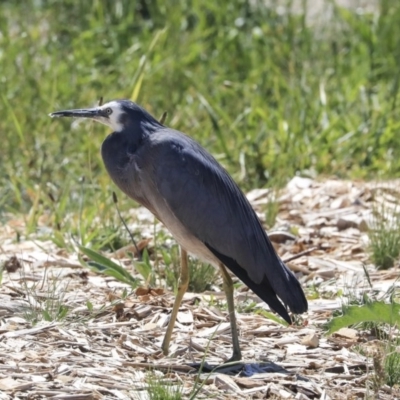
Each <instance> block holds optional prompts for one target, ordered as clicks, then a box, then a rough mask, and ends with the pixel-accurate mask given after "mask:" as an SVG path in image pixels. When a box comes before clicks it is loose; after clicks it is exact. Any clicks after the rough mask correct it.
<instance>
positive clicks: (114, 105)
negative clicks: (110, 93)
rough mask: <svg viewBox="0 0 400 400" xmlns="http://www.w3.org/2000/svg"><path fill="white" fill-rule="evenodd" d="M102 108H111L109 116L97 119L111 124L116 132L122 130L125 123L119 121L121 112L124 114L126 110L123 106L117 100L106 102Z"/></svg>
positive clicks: (105, 123) (108, 124)
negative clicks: (123, 109)
mask: <svg viewBox="0 0 400 400" xmlns="http://www.w3.org/2000/svg"><path fill="white" fill-rule="evenodd" d="M100 109H102V110H104V111H105V110H107V109H109V111H108V112H107V114H108V118H106V117H99V118H96V121H99V122H101V123H102V124H104V125H107V126H109V127H110V128H111V129H112V130H113V131H114V132H121V131H122V130H123V129H124V125H123V124H121V123H120V122H119V121H120V120H121V114H123V113H124V112H123V111H122V108H121V106H120V104H119V103H118V102H117V101H110V102H108V103H105V104H103V105H102V106H101V107H100ZM110 111H111V112H110Z"/></svg>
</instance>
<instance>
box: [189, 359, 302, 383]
mask: <svg viewBox="0 0 400 400" xmlns="http://www.w3.org/2000/svg"><path fill="white" fill-rule="evenodd" d="M188 365H189V366H190V367H192V368H194V371H193V373H199V372H200V373H212V372H216V373H219V374H225V375H235V376H242V377H251V376H253V375H254V374H260V373H273V372H275V373H281V374H287V375H296V378H297V379H299V380H304V381H308V379H307V378H305V377H302V376H300V375H297V374H294V373H293V372H290V371H288V370H286V369H285V368H283V367H281V366H280V365H278V364H275V363H273V362H265V363H243V362H235V363H228V364H216V365H214V364H208V363H207V362H202V363H191V364H188Z"/></svg>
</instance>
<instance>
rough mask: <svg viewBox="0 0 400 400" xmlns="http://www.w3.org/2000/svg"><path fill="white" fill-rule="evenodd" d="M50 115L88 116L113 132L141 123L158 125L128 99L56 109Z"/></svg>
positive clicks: (54, 116)
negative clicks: (93, 105) (91, 105)
mask: <svg viewBox="0 0 400 400" xmlns="http://www.w3.org/2000/svg"><path fill="white" fill-rule="evenodd" d="M50 117H52V118H56V117H72V118H89V119H93V120H94V121H98V122H101V123H102V124H104V125H107V126H109V127H110V128H111V129H112V130H113V131H114V132H121V131H123V130H124V129H125V128H127V127H129V126H130V125H132V126H133V125H137V124H142V123H150V124H152V123H154V124H158V125H160V124H159V123H158V122H157V120H156V119H155V118H154V117H152V116H151V115H150V114H149V113H148V112H147V111H146V110H144V109H143V108H141V107H140V106H138V105H137V104H136V103H133V102H132V101H130V100H114V101H110V102H108V103H105V104H103V105H102V106H99V107H94V108H86V109H85V108H82V109H75V110H63V111H56V112H53V113H51V114H50Z"/></svg>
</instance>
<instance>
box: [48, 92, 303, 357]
mask: <svg viewBox="0 0 400 400" xmlns="http://www.w3.org/2000/svg"><path fill="white" fill-rule="evenodd" d="M50 115H51V116H52V117H77V118H90V119H93V120H95V121H98V122H101V123H103V124H105V125H107V126H109V127H110V128H111V129H112V130H113V133H111V134H110V135H108V136H107V138H106V139H105V140H104V142H103V145H102V147H101V155H102V157H103V160H104V164H105V166H106V168H107V171H108V173H109V174H110V176H111V179H112V180H113V181H114V182H115V184H116V185H117V186H118V187H119V188H120V189H121V190H122V191H123V192H125V193H126V194H127V195H128V196H129V197H131V198H132V199H134V200H136V201H137V202H138V203H140V204H141V205H143V206H144V207H146V208H148V209H149V210H150V211H151V212H152V213H153V214H154V215H155V216H156V217H157V218H158V219H159V220H160V221H161V222H162V223H163V224H164V225H165V226H166V227H167V228H168V229H169V231H170V232H171V233H172V235H173V236H174V237H175V239H176V240H177V242H178V243H179V244H180V246H181V275H180V281H179V288H178V292H177V295H176V299H175V303H174V306H173V309H172V313H171V318H170V321H169V324H168V328H167V331H166V334H165V337H164V341H163V344H162V350H163V352H164V354H166V355H167V354H168V348H169V342H170V339H171V335H172V331H173V328H174V325H175V320H176V316H177V313H178V310H179V307H180V304H181V301H182V298H183V295H184V293H185V292H186V290H187V287H188V282H189V272H188V264H187V253H190V254H193V255H195V256H197V257H199V258H200V259H202V260H204V261H206V262H209V263H211V264H213V265H215V266H218V267H219V268H220V270H221V273H222V277H223V283H224V290H225V294H226V298H227V303H228V311H229V318H230V324H231V330H232V342H233V355H232V357H231V358H230V361H237V360H240V359H241V352H240V346H239V339H238V332H237V327H236V318H235V308H234V300H233V283H232V279H231V277H230V275H229V273H228V271H227V270H226V268H228V269H229V270H230V271H232V272H233V273H234V274H235V275H236V276H237V277H238V278H239V279H240V280H241V281H243V282H244V283H245V284H246V285H247V286H248V287H249V288H250V289H251V290H252V291H253V292H254V293H256V294H257V295H258V296H259V297H261V299H262V300H264V301H265V302H266V303H267V304H268V305H269V306H270V308H271V309H272V310H274V311H275V312H277V313H278V314H279V315H280V316H281V317H282V318H283V319H285V320H286V321H287V322H288V323H291V319H290V317H289V314H288V312H287V310H286V307H289V309H290V310H291V311H292V312H293V313H296V314H301V313H303V312H305V311H307V300H306V298H305V296H304V293H303V290H302V288H301V286H300V284H299V282H298V281H297V279H296V277H295V276H294V274H293V273H292V272H291V271H290V270H289V268H287V267H286V265H285V264H284V263H283V262H282V260H281V259H280V258H279V257H278V255H277V254H276V252H275V250H274V248H273V246H272V244H271V242H270V240H269V239H268V236H267V234H266V232H265V231H264V229H263V227H262V225H261V223H260V221H259V219H258V217H257V215H256V213H255V212H254V210H253V208H252V207H251V205H250V203H249V202H248V200H247V199H246V197H245V196H244V194H243V193H242V191H241V190H240V189H239V187H238V186H237V185H236V183H235V182H234V181H233V179H232V178H231V177H230V175H229V174H228V173H227V172H226V171H225V169H224V168H222V167H221V165H220V164H219V163H218V162H217V161H216V160H215V159H214V157H212V156H211V155H210V154H209V153H208V152H207V151H206V150H205V149H204V148H203V147H201V146H200V145H199V144H198V143H196V142H195V141H194V140H193V139H191V138H190V137H188V136H186V135H185V134H183V133H181V132H178V131H175V130H173V129H170V128H167V127H166V126H164V125H163V124H162V123H160V122H159V121H157V119H155V118H154V117H153V116H151V115H150V114H149V113H148V112H147V111H146V110H144V109H143V108H141V107H140V106H138V105H137V104H135V103H133V102H131V101H129V100H117V101H111V102H109V103H106V104H104V105H102V106H99V107H95V108H91V109H77V110H66V111H57V112H54V113H52V114H50ZM225 267H226V268H225ZM278 296H279V299H280V300H279V299H278ZM282 303H283V304H282Z"/></svg>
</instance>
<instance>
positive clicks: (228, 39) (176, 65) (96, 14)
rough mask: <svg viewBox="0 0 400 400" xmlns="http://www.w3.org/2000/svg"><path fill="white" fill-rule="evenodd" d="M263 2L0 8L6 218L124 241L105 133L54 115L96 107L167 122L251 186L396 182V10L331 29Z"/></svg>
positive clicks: (341, 17)
mask: <svg viewBox="0 0 400 400" xmlns="http://www.w3.org/2000/svg"><path fill="white" fill-rule="evenodd" d="M272 3H273V6H271V7H269V8H268V7H266V6H265V2H264V1H257V0H254V1H249V0H232V1H226V2H215V1H211V0H206V1H203V0H192V1H186V0H174V1H170V2H161V1H156V0H141V1H129V0H109V1H107V0H103V1H100V0H97V1H95V0H94V1H84V0H80V1H79V0H65V1H57V0H30V1H26V2H23V3H22V2H15V1H4V0H3V1H2V2H1V4H0V32H1V33H0V71H1V77H0V79H1V103H2V118H0V132H1V135H2V146H1V147H0V158H1V166H2V168H1V169H0V210H3V211H4V210H5V211H11V212H18V213H19V212H22V213H29V214H28V215H29V217H28V227H29V229H30V230H32V231H33V230H35V229H36V224H37V220H38V218H39V217H43V215H44V214H46V212H48V213H49V214H50V216H49V218H48V220H47V221H46V222H45V223H46V224H47V225H49V226H53V227H56V228H59V229H62V230H63V229H78V230H80V233H81V235H82V232H85V235H88V232H89V231H90V229H89V227H92V226H93V221H94V218H95V217H96V216H97V217H100V218H101V220H102V221H103V222H102V224H103V225H102V226H103V228H104V227H105V225H107V228H108V229H111V231H112V230H113V229H117V228H115V226H117V225H118V226H119V221H118V220H117V219H115V217H114V214H115V212H114V210H113V205H112V199H111V190H112V189H113V188H114V186H113V185H112V184H111V182H110V179H109V178H108V176H107V174H106V172H105V170H104V167H103V165H102V162H101V159H100V155H99V148H100V144H101V142H102V140H103V138H104V137H105V135H106V132H107V130H106V128H104V127H101V126H100V125H94V124H92V123H90V122H87V123H81V124H75V123H74V124H72V127H71V121H60V120H57V121H54V120H51V119H50V118H49V117H48V113H49V112H51V111H54V110H57V109H64V108H76V107H85V106H90V105H93V104H95V103H96V102H97V101H98V99H99V97H100V96H104V98H105V100H110V99H114V98H122V97H125V98H132V99H134V100H137V101H138V102H139V103H140V104H142V105H143V106H145V107H146V108H147V109H149V111H151V112H152V113H153V114H155V115H156V116H161V114H162V113H163V111H165V110H166V111H168V113H169V116H168V120H167V124H168V125H170V126H172V127H174V128H176V129H179V130H182V131H184V132H186V133H188V134H189V135H191V136H192V137H194V138H195V139H197V140H198V141H199V142H201V144H203V145H204V146H205V147H206V148H207V149H208V150H210V151H211V152H212V153H213V154H214V155H215V156H216V157H217V158H218V159H219V160H220V161H221V162H222V163H223V164H224V166H225V167H226V168H227V169H228V170H229V171H230V172H231V173H232V174H233V175H234V177H235V179H236V180H237V181H238V182H239V184H240V185H241V187H242V188H244V189H250V188H252V187H260V186H265V185H277V184H282V183H284V182H285V181H286V180H287V179H288V178H290V177H291V176H293V175H294V174H303V175H307V176H309V175H311V176H315V175H319V174H329V175H332V174H335V175H338V176H340V177H352V178H354V177H362V178H371V177H377V176H379V177H389V176H397V175H398V173H399V172H400V157H399V150H400V135H399V130H400V108H399V94H398V93H399V79H400V68H399V65H400V2H398V0H382V1H381V5H380V10H379V11H380V14H379V16H378V15H372V14H362V13H356V12H353V11H348V10H345V9H341V8H335V9H334V15H333V17H332V21H331V23H329V24H326V23H324V24H321V23H319V22H318V20H316V21H313V22H311V23H307V21H306V15H305V13H304V12H303V13H301V12H300V13H297V14H295V13H291V12H286V13H282V12H281V9H278V8H277V6H276V4H277V3H279V4H286V5H290V1H289V2H288V1H284V0H280V1H272ZM277 10H278V11H279V12H278V11H277ZM120 198H121V199H122V196H120ZM123 198H124V200H121V207H122V208H126V207H128V206H130V205H131V204H132V203H131V202H130V201H129V202H128V201H126V200H125V197H123ZM111 212H112V213H111ZM69 215H70V216H71V217H67V216H69ZM82 215H85V218H84V221H83V222H82V220H81V218H80V217H81V216H82ZM78 220H79V221H81V223H80V224H79V223H78V222H79V221H78ZM108 225H109V226H108ZM94 236H96V235H94ZM90 239H91V237H86V240H83V242H87V241H90ZM97 239H98V240H100V239H99V238H97Z"/></svg>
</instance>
